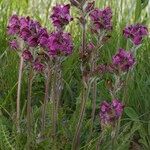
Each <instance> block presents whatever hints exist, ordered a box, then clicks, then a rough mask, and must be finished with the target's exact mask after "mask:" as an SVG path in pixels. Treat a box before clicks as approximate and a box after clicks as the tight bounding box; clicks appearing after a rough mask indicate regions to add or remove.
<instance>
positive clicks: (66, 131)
mask: <svg viewBox="0 0 150 150" xmlns="http://www.w3.org/2000/svg"><path fill="white" fill-rule="evenodd" d="M148 1H149V0H97V1H96V6H97V7H99V8H103V7H105V6H110V7H111V8H112V10H113V32H112V35H111V40H109V42H108V43H107V44H106V45H105V46H104V47H103V48H102V55H101V60H102V61H103V62H107V61H109V60H108V58H109V59H110V60H111V56H112V55H113V54H114V53H115V52H116V50H117V49H118V48H119V47H122V48H127V49H128V47H129V45H128V43H127V42H126V40H125V39H124V37H123V36H122V29H123V28H124V27H125V26H126V24H131V23H137V22H141V23H143V24H146V25H147V26H148V28H149V29H150V2H149V3H148ZM59 2H63V0H59V1H57V3H59ZM64 2H65V3H67V2H69V1H68V0H64ZM54 4H56V0H21V1H20V0H0V149H2V150H7V149H12V150H13V149H14V150H17V149H18V150H21V149H24V148H25V145H26V127H25V126H26V120H25V117H24V116H25V115H26V93H27V81H26V74H24V78H23V84H22V89H23V90H22V93H21V127H22V129H23V131H24V132H22V133H20V134H17V133H15V130H14V118H15V115H16V114H15V112H16V111H15V106H16V103H15V101H16V87H17V77H18V71H17V68H18V60H19V59H18V56H17V55H16V54H15V53H13V52H12V51H11V50H10V48H9V47H8V41H7V34H6V27H7V21H8V18H9V17H10V16H11V15H12V14H13V13H17V14H19V15H29V16H31V17H33V18H35V19H37V20H38V21H40V22H41V23H42V25H46V26H47V27H48V28H49V30H50V31H51V30H52V27H51V23H50V20H49V15H50V10H51V8H52V6H53V5H54ZM76 13H77V12H76V10H75V9H74V8H72V15H73V16H74V18H75V17H76ZM67 30H68V31H70V32H71V34H72V35H73V38H74V45H75V48H74V53H73V55H72V56H71V57H69V58H68V59H67V60H66V61H65V62H64V63H63V78H64V91H63V96H62V100H61V101H62V102H63V105H64V107H63V108H62V109H61V111H60V114H59V120H60V121H59V122H60V124H59V129H60V133H59V134H60V137H61V138H60V139H59V146H60V147H59V149H62V150H69V149H70V147H71V140H72V138H73V134H72V133H74V130H75V122H76V119H77V117H76V114H77V113H78V111H75V109H76V108H78V106H79V104H80V99H78V97H79V91H80V87H81V86H80V84H81V82H80V80H81V77H80V62H79V58H78V49H79V46H80V37H81V35H80V34H81V32H80V28H79V24H77V23H76V19H75V21H74V22H72V23H71V25H70V26H69V27H68V28H67ZM89 39H90V36H89ZM149 62H150V38H149V37H148V38H146V39H145V40H144V42H143V45H142V47H140V49H139V50H138V53H137V65H136V67H135V69H134V72H133V73H132V74H131V76H130V78H129V79H128V81H127V84H126V87H124V90H123V92H122V94H121V95H120V97H122V100H123V101H124V102H125V105H126V109H125V113H124V115H123V119H122V125H121V132H120V134H119V137H118V147H117V150H119V149H120V150H128V149H129V148H130V147H132V148H134V149H135V148H139V149H141V150H149V149H150V96H149V94H150V65H149ZM105 78H106V79H107V77H105ZM98 88H99V94H98V97H97V116H96V121H95V124H94V126H95V128H94V132H93V138H92V140H91V141H85V139H87V137H88V129H89V126H90V123H89V115H90V113H91V100H90V99H89V100H88V102H87V110H86V119H85V120H84V128H83V132H82V143H81V145H82V147H81V149H95V147H94V145H95V143H96V140H97V139H98V136H99V128H100V127H99V118H98V111H99V104H100V102H101V101H103V100H105V99H110V95H109V94H108V91H107V90H106V89H105V82H104V81H103V80H102V81H100V82H99V84H98ZM33 90H34V95H33V98H32V100H33V103H32V106H33V114H34V125H33V128H34V136H35V138H34V143H35V144H33V149H39V150H42V149H51V144H52V143H51V142H50V140H49V139H46V140H44V141H40V139H38V138H37V137H38V133H39V121H40V118H39V116H40V112H41V108H40V106H41V103H42V100H43V97H44V81H43V77H42V76H41V75H39V76H37V77H36V79H35V82H34V85H33ZM37 95H38V97H37ZM50 111H51V108H50V106H48V111H47V133H49V126H50V124H51V122H50V120H49V115H50ZM71 116H73V117H71ZM106 139H107V137H106ZM107 145H109V140H106V142H105V143H104V147H103V149H107ZM133 145H134V146H133Z"/></svg>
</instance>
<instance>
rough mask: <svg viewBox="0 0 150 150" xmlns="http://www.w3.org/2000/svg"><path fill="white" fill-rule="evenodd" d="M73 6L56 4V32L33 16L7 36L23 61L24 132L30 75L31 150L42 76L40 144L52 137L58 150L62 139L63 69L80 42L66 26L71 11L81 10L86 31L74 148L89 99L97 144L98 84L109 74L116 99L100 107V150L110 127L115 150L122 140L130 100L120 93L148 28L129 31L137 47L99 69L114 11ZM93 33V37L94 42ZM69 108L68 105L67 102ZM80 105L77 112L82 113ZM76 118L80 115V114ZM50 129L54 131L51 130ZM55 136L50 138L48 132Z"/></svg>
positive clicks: (14, 21)
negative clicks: (36, 97) (37, 88)
mask: <svg viewBox="0 0 150 150" xmlns="http://www.w3.org/2000/svg"><path fill="white" fill-rule="evenodd" d="M70 3H71V4H56V5H55V6H54V7H53V8H52V13H51V14H50V17H49V19H50V22H51V23H52V25H53V27H54V28H53V31H51V32H49V31H48V29H47V28H46V27H43V26H42V25H41V24H40V23H39V22H38V21H36V20H33V19H32V18H30V17H29V16H27V17H23V16H18V15H16V14H15V15H12V16H11V17H10V20H9V21H8V26H7V34H8V35H9V45H10V48H11V49H12V50H13V52H16V53H18V55H19V58H20V66H19V69H18V70H19V76H18V88H17V100H16V127H17V131H18V132H20V96H21V84H22V82H21V81H22V75H23V73H24V72H27V74H28V90H27V116H26V120H27V149H32V146H31V145H32V142H33V139H32V138H33V115H32V92H33V91H32V84H33V80H35V79H36V78H35V77H36V75H37V74H42V75H43V77H44V86H45V89H44V98H43V102H42V104H41V106H40V108H41V117H40V126H41V130H40V131H39V134H38V140H39V139H40V140H41V141H45V140H47V139H48V136H49V137H50V140H51V143H52V144H53V145H52V148H53V149H58V145H57V143H58V140H60V139H59V126H58V124H59V122H58V121H59V118H58V116H59V110H60V103H61V97H62V94H63V93H62V91H63V87H64V85H63V76H62V72H63V68H62V63H63V62H64V60H65V59H66V57H69V56H70V55H73V49H74V43H73V39H72V35H71V33H69V32H66V30H65V29H66V26H68V25H69V23H70V22H73V21H74V19H73V17H72V16H71V6H72V7H75V8H76V9H77V10H78V16H77V21H78V22H79V24H80V28H81V30H82V37H81V45H80V46H79V49H78V58H79V61H80V75H81V76H80V77H81V91H80V95H79V100H80V104H81V105H80V111H79V114H78V117H77V120H78V121H77V123H76V126H75V132H74V133H73V138H72V139H70V137H71V136H69V138H68V139H69V140H70V141H71V143H72V149H73V150H77V149H79V147H80V143H81V134H82V127H83V124H84V116H85V113H86V104H87V101H88V99H91V102H92V111H91V115H90V126H89V128H88V129H89V136H88V139H87V142H89V141H91V138H92V133H93V131H94V122H95V116H96V107H97V103H96V102H97V93H98V88H97V85H98V83H99V82H100V81H101V80H105V78H103V77H104V75H109V77H110V78H111V80H110V81H109V82H107V81H106V84H105V85H106V88H107V89H108V92H109V94H110V97H111V100H110V101H102V102H101V104H100V107H99V114H98V117H99V121H100V130H101V135H102V137H101V138H100V139H99V140H98V142H97V149H99V146H100V144H101V142H102V140H103V138H104V137H103V134H105V131H106V130H107V129H108V128H109V129H111V130H110V133H111V148H112V149H114V148H115V147H114V145H115V141H116V136H117V135H118V132H119V130H120V122H121V117H122V115H123V111H124V107H125V105H126V101H124V100H121V99H122V98H121V97H120V95H121V94H120V93H121V92H122V89H123V88H124V87H125V81H126V78H127V77H128V76H129V72H132V71H133V69H134V67H135V65H136V64H137V63H138V62H137V61H136V50H137V49H138V48H139V47H140V46H141V45H142V42H143V39H144V37H146V36H147V35H148V29H147V27H146V26H144V25H142V24H139V23H138V24H135V25H129V26H126V27H125V28H124V29H123V36H124V37H125V39H129V41H130V42H131V43H130V44H131V48H126V49H128V50H126V49H125V48H119V49H118V50H117V52H116V53H115V54H114V55H113V56H112V58H111V61H110V62H106V63H104V64H99V62H100V61H103V60H102V58H101V53H102V47H103V46H104V45H105V44H107V41H108V40H109V39H110V40H111V32H112V30H113V22H112V19H113V12H112V9H111V8H110V7H105V8H103V9H100V8H97V7H95V1H88V0H70ZM87 32H88V33H90V37H91V38H90V39H89V40H88V36H87ZM62 103H63V102H62ZM48 104H50V105H51V107H50V108H51V112H52V113H51V114H50V115H47V112H48V111H47V105H48ZM78 110H79V108H78V105H77V104H76V109H75V112H77V113H78ZM74 114H76V113H74ZM46 116H48V117H49V120H50V125H49V127H47V126H46V118H47V117H46ZM47 128H50V129H48V130H47ZM47 131H49V132H50V133H49V134H47V133H46V132H47Z"/></svg>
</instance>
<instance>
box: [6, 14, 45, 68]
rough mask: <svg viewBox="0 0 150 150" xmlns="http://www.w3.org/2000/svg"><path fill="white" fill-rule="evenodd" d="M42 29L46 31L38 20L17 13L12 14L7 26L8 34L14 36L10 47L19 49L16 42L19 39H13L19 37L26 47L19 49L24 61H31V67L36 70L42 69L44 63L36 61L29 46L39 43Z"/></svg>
mask: <svg viewBox="0 0 150 150" xmlns="http://www.w3.org/2000/svg"><path fill="white" fill-rule="evenodd" d="M44 31H45V32H46V33H47V31H46V29H44V28H42V27H41V25H40V23H39V22H37V21H34V20H32V19H30V17H19V16H17V15H13V16H12V17H11V18H10V20H9V23H8V27H7V32H8V34H9V35H11V36H13V37H14V40H12V41H10V42H9V44H10V47H11V48H12V49H15V50H17V49H19V48H20V47H19V44H18V43H19V42H20V41H17V40H15V38H21V39H22V40H23V41H24V42H25V44H26V46H27V47H28V48H25V49H23V50H22V51H21V52H22V54H21V55H22V57H23V58H24V61H30V62H32V64H33V68H34V69H35V70H36V71H42V69H44V64H42V62H40V61H38V62H37V61H36V59H37V58H33V55H32V51H31V49H30V47H33V48H36V47H37V46H38V45H41V43H42V41H41V36H43V34H44V33H45V32H44ZM47 37H48V34H47ZM42 44H43V43H42ZM26 46H25V47H26ZM37 64H38V65H37ZM35 65H36V67H35ZM37 66H43V67H42V69H41V67H39V68H38V67H37Z"/></svg>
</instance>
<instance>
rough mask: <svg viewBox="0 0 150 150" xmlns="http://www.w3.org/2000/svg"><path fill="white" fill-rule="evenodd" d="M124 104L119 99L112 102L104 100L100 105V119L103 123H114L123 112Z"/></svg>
mask: <svg viewBox="0 0 150 150" xmlns="http://www.w3.org/2000/svg"><path fill="white" fill-rule="evenodd" d="M123 109H124V105H123V104H122V102H121V101H119V100H118V99H114V100H112V103H108V102H106V101H103V102H102V103H101V105H100V113H99V116H100V120H101V124H102V125H113V124H114V123H115V122H116V121H117V120H118V119H119V118H120V117H121V116H122V113H123Z"/></svg>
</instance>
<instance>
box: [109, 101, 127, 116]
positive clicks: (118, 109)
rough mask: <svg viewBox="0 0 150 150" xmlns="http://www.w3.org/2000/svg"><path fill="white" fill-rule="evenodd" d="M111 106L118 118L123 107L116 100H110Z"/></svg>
mask: <svg viewBox="0 0 150 150" xmlns="http://www.w3.org/2000/svg"><path fill="white" fill-rule="evenodd" d="M111 105H112V108H113V109H114V110H115V116H116V118H119V117H120V116H121V115H122V112H123V109H124V105H123V104H122V103H121V102H120V101H119V100H118V99H114V100H112V104H111Z"/></svg>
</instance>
